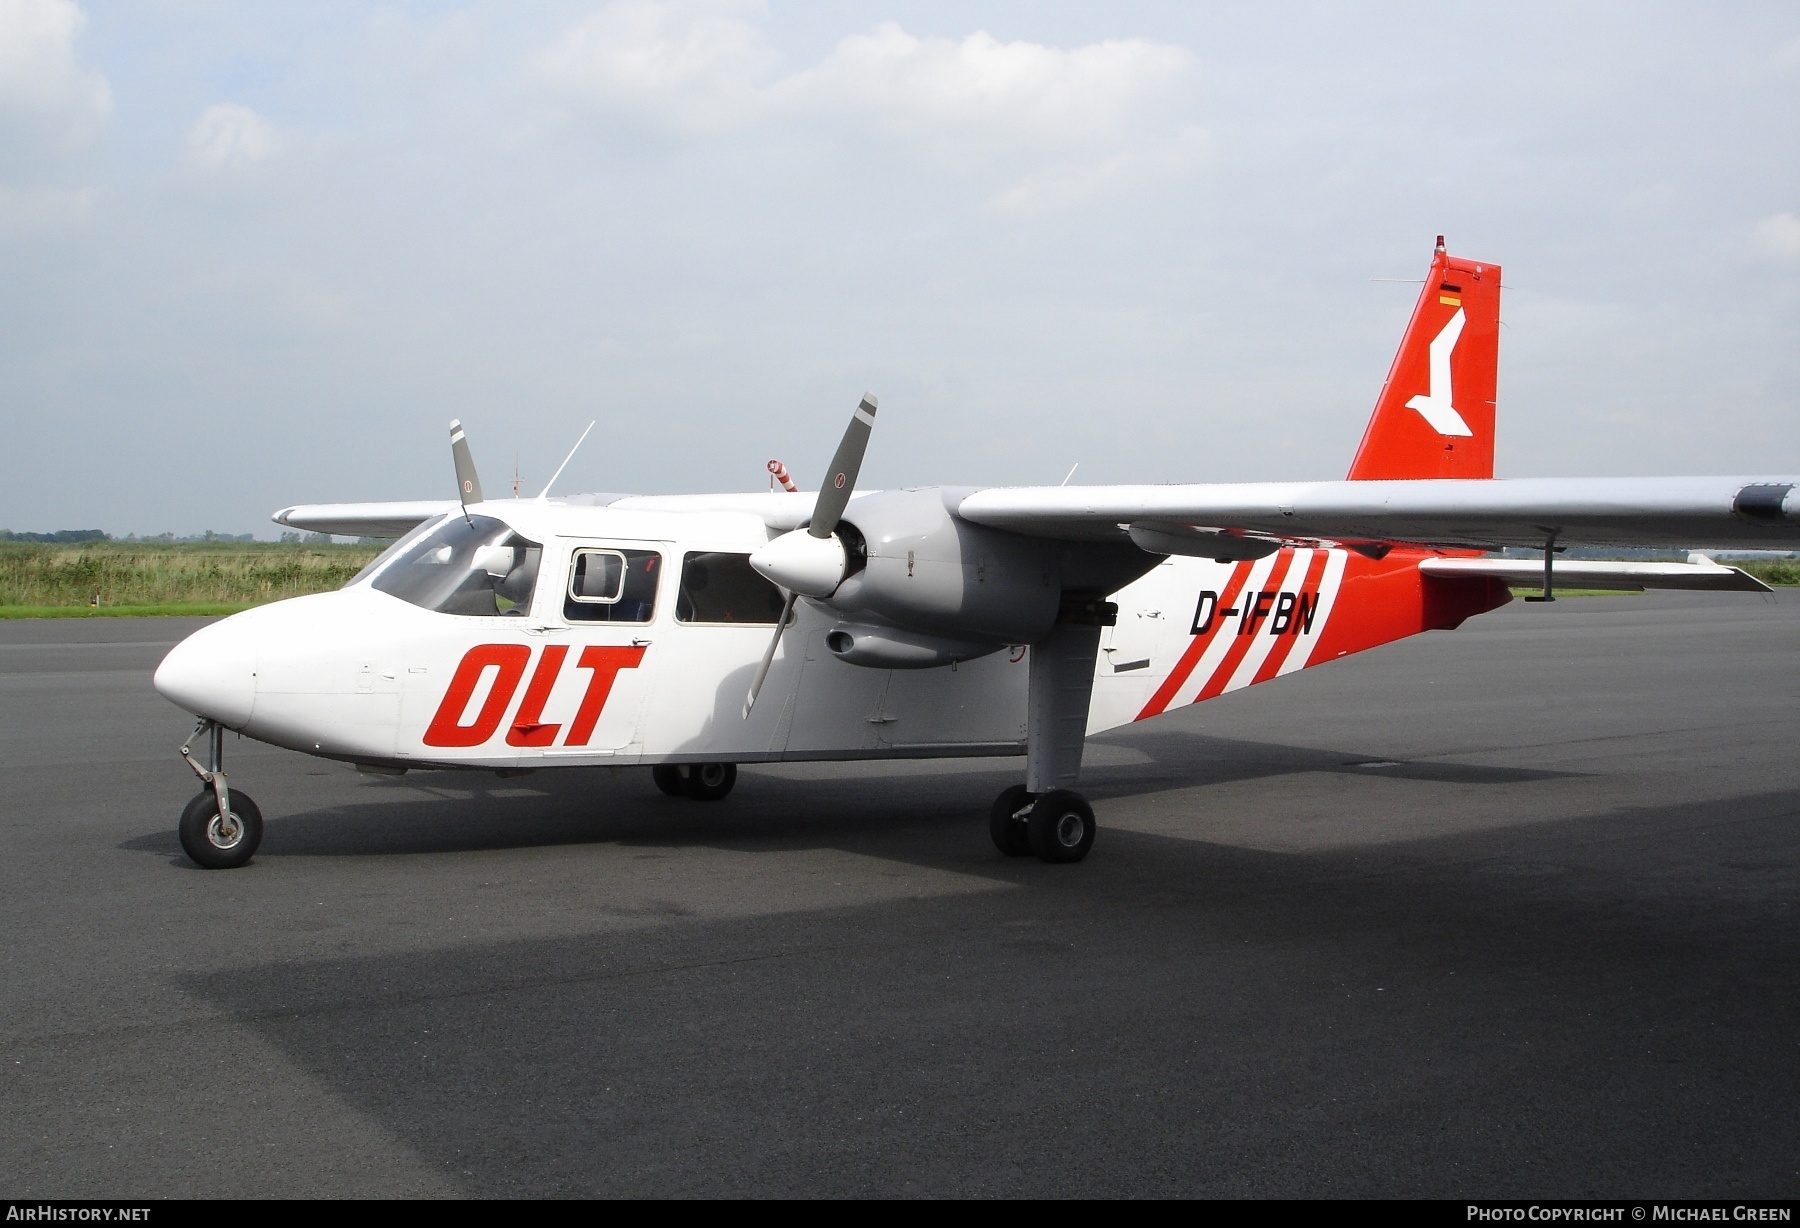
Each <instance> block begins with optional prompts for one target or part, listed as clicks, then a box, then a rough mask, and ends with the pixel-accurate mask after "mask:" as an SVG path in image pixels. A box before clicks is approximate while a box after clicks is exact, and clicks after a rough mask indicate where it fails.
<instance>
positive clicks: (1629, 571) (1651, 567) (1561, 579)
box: [1419, 559, 1774, 593]
mask: <svg viewBox="0 0 1800 1228" xmlns="http://www.w3.org/2000/svg"><path fill="white" fill-rule="evenodd" d="M1551 568H1552V570H1551V575H1552V578H1553V581H1554V583H1555V585H1556V587H1557V588H1615V589H1621V590H1624V591H1626V592H1639V591H1642V590H1643V589H1647V588H1678V589H1688V590H1690V591H1695V592H1733V593H1767V592H1772V591H1774V590H1772V589H1770V588H1769V586H1768V585H1766V584H1764V583H1763V582H1762V581H1761V580H1758V579H1757V578H1756V577H1755V576H1753V575H1750V574H1749V573H1747V572H1744V571H1740V570H1739V569H1737V568H1736V567H1722V566H1720V565H1719V564H1717V563H1602V562H1590V561H1589V560H1587V559H1568V560H1566V561H1565V560H1563V559H1557V560H1556V561H1555V562H1554V563H1553V564H1552V565H1551ZM1419 570H1420V571H1421V572H1423V573H1425V574H1426V575H1428V576H1441V577H1447V578H1462V577H1468V576H1479V577H1481V578H1483V579H1489V580H1502V581H1504V582H1506V583H1507V584H1512V585H1517V586H1518V587H1520V588H1535V587H1537V586H1538V585H1540V584H1542V583H1543V582H1544V564H1543V562H1542V561H1541V560H1538V559H1423V560H1421V561H1420V563H1419Z"/></svg>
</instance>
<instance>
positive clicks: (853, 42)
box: [542, 0, 1206, 209]
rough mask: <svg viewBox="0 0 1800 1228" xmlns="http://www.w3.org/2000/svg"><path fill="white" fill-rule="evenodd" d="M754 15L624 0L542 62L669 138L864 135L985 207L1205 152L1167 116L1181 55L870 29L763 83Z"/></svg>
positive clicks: (565, 38)
mask: <svg viewBox="0 0 1800 1228" xmlns="http://www.w3.org/2000/svg"><path fill="white" fill-rule="evenodd" d="M756 11H759V10H757V9H754V8H750V7H747V6H745V5H741V4H726V5H711V6H709V5H705V4H700V3H693V2H683V3H674V4H655V3H647V2H644V0H628V2H626V3H620V4H615V5H612V6H610V7H608V8H606V9H603V10H601V11H600V12H598V13H596V14H594V15H592V16H590V17H588V18H587V19H586V20H584V21H582V22H581V23H580V24H578V25H577V26H575V27H574V28H572V29H570V30H569V31H567V32H566V33H565V34H564V35H562V37H560V38H559V39H558V40H557V41H556V42H555V43H554V44H552V46H551V47H550V49H549V50H548V51H547V52H546V53H545V55H544V57H543V61H542V65H543V69H544V72H545V74H546V76H547V77H548V78H550V79H551V80H552V81H553V82H555V83H556V84H557V85H558V86H559V87H561V88H562V89H564V90H565V91H567V92H568V93H570V94H571V95H572V96H575V97H579V98H584V99H587V100H590V101H593V102H596V103H599V104H601V105H602V106H603V107H605V108H607V109H611V110H614V111H615V112H623V113H626V114H630V115H632V116H634V117H636V118H638V119H640V120H644V121H648V122H651V123H653V124H656V125H658V126H661V127H663V128H666V129H668V130H671V131H674V132H677V133H683V134H690V135H697V134H719V133H725V132H731V131H734V130H740V129H743V128H747V127H750V126H752V125H755V124H759V123H763V122H767V121H771V120H777V119H787V120H790V121H800V122H811V123H843V122H846V121H847V122H849V123H851V124H852V125H854V126H856V127H857V128H858V130H859V132H862V133H866V132H867V131H868V129H869V128H871V127H872V128H874V129H875V130H876V131H878V132H879V133H881V134H882V135H883V136H884V137H886V138H888V139H891V140H894V141H896V142H898V143H900V144H902V145H903V146H905V147H907V148H909V149H911V150H912V151H913V152H914V153H915V154H916V155H918V156H919V157H921V158H922V159H923V160H924V161H926V162H928V163H930V164H932V165H935V166H938V167H940V168H943V169H946V170H950V171H953V172H957V173H960V174H964V175H970V176H976V177H982V178H987V179H989V180H996V181H998V191H997V194H996V195H995V196H994V197H993V203H994V204H996V205H998V206H1000V207H1002V208H1009V209H1026V208H1036V207H1043V206H1046V205H1056V204H1062V203H1068V202H1070V201H1074V200H1079V199H1083V198H1086V197H1089V196H1092V195H1096V194H1098V193H1100V192H1103V191H1105V190H1107V189H1109V188H1111V187H1113V186H1115V185H1117V184H1118V183H1120V182H1121V181H1122V180H1126V179H1129V178H1133V177H1144V176H1156V175H1162V174H1166V173H1170V172H1173V171H1178V170H1180V169H1182V168H1184V167H1186V166H1188V165H1191V164H1192V163H1193V161H1194V160H1195V159H1196V157H1197V156H1198V155H1199V154H1200V153H1201V152H1202V151H1203V149H1204V147H1205V143H1206V134H1205V132H1204V130H1203V129H1201V128H1200V127H1198V126H1197V125H1195V124H1192V123H1189V122H1186V121H1185V120H1184V119H1183V118H1182V117H1181V114H1180V112H1181V105H1180V104H1181V102H1182V94H1183V90H1184V89H1185V87H1186V85H1187V83H1188V82H1189V81H1190V80H1191V77H1192V73H1193V57H1192V55H1191V54H1190V53H1189V52H1188V51H1187V50H1186V49H1184V48H1181V47H1176V46H1171V45H1168V44H1162V43H1153V42H1149V41H1147V40H1144V39H1115V40H1108V41H1106V42H1099V43H1091V44H1088V45H1087V46H1082V47H1076V48H1073V49H1063V48H1059V47H1051V46H1046V45H1044V44H1041V43H1031V42H1010V43H1003V42H1001V41H1000V40H999V39H996V38H995V37H994V36H993V35H991V34H988V33H986V32H984V31H978V32H976V33H974V34H970V35H968V36H967V37H965V38H962V39H960V40H958V39H950V38H919V37H915V36H914V35H911V34H908V33H907V32H906V31H905V30H903V29H902V28H901V27H900V26H899V25H897V24H895V23H893V22H885V23H883V24H882V25H880V26H878V27H876V29H875V30H874V31H873V32H872V33H869V34H861V35H854V36H851V37H848V38H845V39H843V40H841V41H840V42H839V43H838V44H837V46H836V47H834V48H833V49H832V51H831V52H830V54H828V55H827V56H826V57H825V58H824V59H822V60H820V61H819V62H818V63H817V64H815V65H812V66H811V67H808V68H804V69H801V70H799V71H797V72H792V73H789V74H787V75H785V76H780V77H776V76H775V69H776V66H777V65H778V64H779V56H778V55H777V53H776V52H775V51H774V49H773V48H772V47H771V46H770V44H769V43H768V41H767V39H766V37H765V35H764V34H763V32H762V30H761V29H760V28H759V27H758V26H756V25H755V24H753V23H752V22H750V21H749V20H746V18H745V16H744V14H745V13H747V12H756Z"/></svg>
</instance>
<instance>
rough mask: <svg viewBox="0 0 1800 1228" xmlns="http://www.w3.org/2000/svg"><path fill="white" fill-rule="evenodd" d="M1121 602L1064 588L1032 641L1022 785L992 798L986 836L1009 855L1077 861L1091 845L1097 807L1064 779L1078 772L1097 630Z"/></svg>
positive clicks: (1097, 647) (1097, 645) (1109, 622)
mask: <svg viewBox="0 0 1800 1228" xmlns="http://www.w3.org/2000/svg"><path fill="white" fill-rule="evenodd" d="M1118 613H1119V607H1117V606H1115V605H1113V604H1112V603H1111V602H1110V601H1101V600H1099V599H1098V598H1095V597H1086V596H1082V595H1080V594H1071V593H1064V594H1063V599H1062V605H1061V607H1060V608H1059V609H1058V610H1057V614H1056V625H1055V626H1054V627H1053V628H1051V631H1050V634H1049V635H1047V636H1045V637H1044V638H1043V639H1041V640H1039V641H1038V642H1037V643H1035V644H1033V645H1032V646H1031V679H1030V685H1031V695H1030V700H1029V705H1028V707H1029V713H1028V716H1027V720H1026V731H1025V783H1024V784H1022V785H1014V786H1013V787H1012V788H1010V789H1008V790H1007V791H1006V792H1004V793H1002V794H1001V795H1000V796H999V797H997V798H995V799H994V805H993V807H992V808H991V809H990V810H989V811H988V834H989V835H990V836H992V837H993V838H994V847H995V848H997V849H999V850H1000V851H1001V852H1002V853H1005V854H1006V855H1007V856H1008V857H1023V856H1025V855H1026V854H1028V853H1035V854H1036V855H1037V857H1038V859H1039V860H1041V861H1049V862H1058V863H1067V862H1071V861H1080V860H1081V859H1082V858H1083V857H1086V856H1087V855H1088V850H1089V849H1091V848H1093V847H1094V808H1093V807H1092V806H1090V805H1088V804H1087V799H1086V798H1084V797H1082V796H1081V794H1079V793H1077V792H1075V791H1074V790H1073V789H1069V788H1066V787H1065V786H1067V785H1072V784H1074V783H1075V780H1076V778H1077V777H1079V776H1080V775H1081V753H1082V749H1083V746H1084V744H1085V740H1086V735H1087V719H1088V700H1089V699H1090V698H1091V697H1092V695H1093V691H1094V658H1095V657H1096V656H1098V655H1099V652H1100V629H1101V628H1102V627H1110V626H1112V625H1113V621H1114V620H1115V619H1116V618H1117V617H1118Z"/></svg>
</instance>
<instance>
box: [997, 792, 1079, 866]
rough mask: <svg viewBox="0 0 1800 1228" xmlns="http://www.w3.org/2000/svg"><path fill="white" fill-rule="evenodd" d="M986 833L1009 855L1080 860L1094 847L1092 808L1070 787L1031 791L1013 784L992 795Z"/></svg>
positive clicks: (1062, 862)
mask: <svg viewBox="0 0 1800 1228" xmlns="http://www.w3.org/2000/svg"><path fill="white" fill-rule="evenodd" d="M988 834H989V835H990V836H992V837H993V838H994V847H995V848H997V849H999V850H1000V851H1001V852H1002V853H1005V854H1006V855H1007V856H1008V857H1029V856H1031V855H1033V854H1035V855H1036V856H1037V858H1038V859H1039V860H1040V861H1048V862H1051V863H1053V864H1066V863H1068V862H1071V861H1080V860H1081V859H1082V858H1083V857H1086V856H1087V855H1088V850H1089V849H1091V848H1093V847H1094V808H1093V807H1092V806H1090V805H1088V803H1087V799H1086V798H1084V797H1083V796H1081V794H1079V793H1077V792H1075V791H1074V790H1073V789H1052V790H1050V791H1049V792H1048V793H1044V794H1038V795H1033V794H1031V793H1029V792H1027V791H1026V788H1025V786H1024V785H1014V786H1013V787H1012V788H1010V789H1008V790H1007V791H1006V792H1004V793H1002V794H1001V795H1000V796H999V797H997V798H995V799H994V805H993V808H992V809H990V810H989V811H988Z"/></svg>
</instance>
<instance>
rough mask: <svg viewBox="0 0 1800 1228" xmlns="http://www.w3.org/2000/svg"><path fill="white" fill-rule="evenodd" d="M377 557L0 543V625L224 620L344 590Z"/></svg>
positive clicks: (336, 551) (313, 547)
mask: <svg viewBox="0 0 1800 1228" xmlns="http://www.w3.org/2000/svg"><path fill="white" fill-rule="evenodd" d="M382 549H383V544H361V543H359V544H357V545H345V546H336V545H324V544H320V543H316V542H306V543H299V542H224V541H219V542H156V541H151V542H144V541H87V542H81V543H79V544H68V545H47V544H39V543H27V542H19V541H11V542H0V618H58V617H63V618H66V617H80V616H88V617H93V616H120V615H143V614H229V613H234V612H236V611H238V610H242V609H245V608H247V607H249V606H253V605H261V604H263V603H264V602H269V601H279V600H281V599H282V598H284V597H298V596H301V595H302V594H305V593H322V592H327V591H329V590H331V589H335V588H341V587H343V585H344V584H345V582H346V581H348V580H349V579H350V577H352V576H354V575H355V574H356V573H357V572H359V571H361V570H362V568H363V567H364V565H365V564H367V563H368V562H369V560H370V559H372V558H374V557H375V556H376V555H377V554H379V553H380V552H381V550H382ZM96 597H98V598H99V604H98V605H95V604H94V601H95V598H96Z"/></svg>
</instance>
